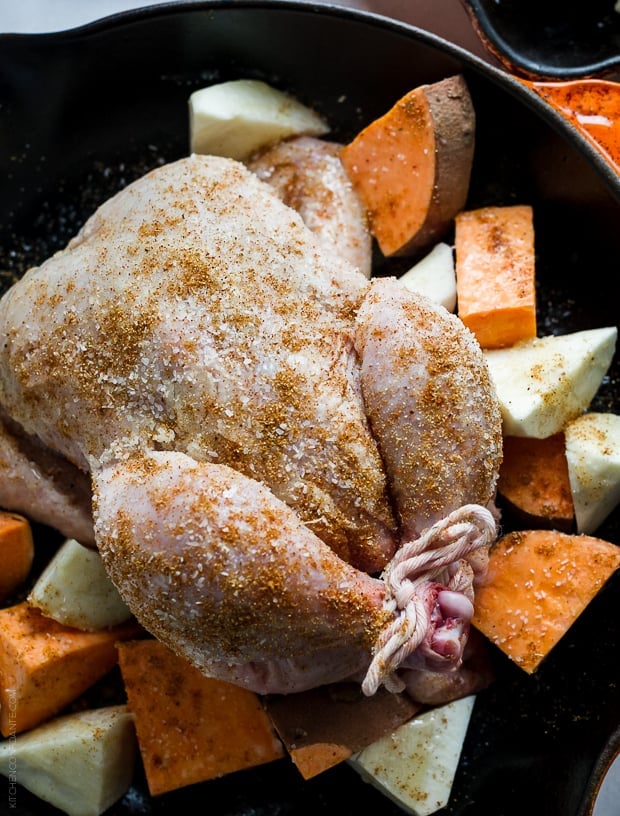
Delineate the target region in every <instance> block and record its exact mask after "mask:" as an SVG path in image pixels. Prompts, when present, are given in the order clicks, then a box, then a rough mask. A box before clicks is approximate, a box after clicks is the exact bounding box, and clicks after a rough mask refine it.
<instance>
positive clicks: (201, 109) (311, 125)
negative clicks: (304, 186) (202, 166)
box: [189, 79, 329, 160]
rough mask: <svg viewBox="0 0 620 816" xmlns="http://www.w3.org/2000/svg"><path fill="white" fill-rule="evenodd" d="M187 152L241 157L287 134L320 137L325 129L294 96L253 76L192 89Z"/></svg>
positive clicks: (321, 119) (319, 118)
mask: <svg viewBox="0 0 620 816" xmlns="http://www.w3.org/2000/svg"><path fill="white" fill-rule="evenodd" d="M189 123H190V147H191V151H192V153H209V154H211V155H215V156H228V157H229V158H231V159H239V160H243V159H246V158H248V157H249V156H250V155H251V154H252V153H254V151H256V150H258V149H259V148H261V147H265V146H266V145H269V144H273V143H274V142H277V141H280V140H281V139H285V138H288V137H290V136H301V135H306V136H322V135H323V134H325V133H327V132H328V131H329V127H328V125H327V123H326V122H325V121H324V119H323V118H322V117H321V116H319V114H318V113H316V112H315V111H313V110H311V109H310V108H308V107H306V106H305V105H303V104H301V102H299V101H298V100H297V99H295V98H294V97H292V96H289V95H288V94H286V93H283V92H282V91H280V90H278V89H276V88H273V87H272V86H271V85H268V84H267V83H265V82H261V81H259V80H254V79H237V80H232V81H231V82H222V83H219V84H217V85H210V86H209V87H207V88H202V89H201V90H199V91H194V93H192V94H191V96H190V98H189Z"/></svg>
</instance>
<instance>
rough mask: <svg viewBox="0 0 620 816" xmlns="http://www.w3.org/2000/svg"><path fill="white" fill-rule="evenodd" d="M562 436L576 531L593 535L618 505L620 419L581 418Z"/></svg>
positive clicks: (601, 415)
mask: <svg viewBox="0 0 620 816" xmlns="http://www.w3.org/2000/svg"><path fill="white" fill-rule="evenodd" d="M564 433H565V437H566V460H567V462H568V477H569V482H570V488H571V493H572V496H573V504H574V506H575V519H576V521H577V530H578V531H579V532H580V533H586V534H589V533H593V532H594V531H595V530H596V528H597V527H598V526H599V525H600V524H602V522H603V521H604V520H605V519H606V518H607V516H608V515H609V514H610V513H611V511H612V510H613V509H614V508H615V507H616V506H617V505H618V503H619V502H620V416H618V415H617V414H606V413H596V412H591V413H587V414H583V415H582V416H580V417H577V419H574V420H573V421H572V422H569V423H568V425H567V426H566V429H565V432H564Z"/></svg>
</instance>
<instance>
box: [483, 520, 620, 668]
mask: <svg viewBox="0 0 620 816" xmlns="http://www.w3.org/2000/svg"><path fill="white" fill-rule="evenodd" d="M618 567H620V547H618V546H616V545H615V544H611V543H610V542H608V541H603V540H601V539H599V538H593V537H591V536H586V535H570V534H568V533H561V532H559V531H557V530H525V531H517V532H513V533H508V534H507V535H505V536H503V537H502V538H501V539H500V540H499V541H498V542H497V543H496V545H495V546H494V547H493V549H492V550H491V555H490V558H489V569H488V572H487V575H486V577H485V578H484V579H483V580H482V583H481V585H480V586H479V587H478V589H477V592H476V604H475V611H474V617H473V624H474V626H476V627H477V628H478V629H479V630H480V631H481V632H482V633H483V634H484V635H486V637H488V638H489V640H491V641H492V642H493V643H494V644H495V645H496V646H497V647H499V648H500V649H501V650H502V651H503V652H505V653H506V654H507V655H508V657H509V658H510V659H511V660H513V661H514V662H515V663H516V664H517V665H518V666H520V667H521V668H522V669H523V670H524V671H526V672H528V673H532V672H534V671H535V670H536V669H537V668H538V666H539V665H540V663H541V661H542V660H543V658H545V657H546V656H547V655H548V654H549V652H550V651H551V649H552V648H553V647H554V646H555V645H556V644H557V642H558V641H559V640H560V638H561V637H562V636H563V635H564V634H565V633H566V632H567V630H568V629H569V628H570V627H571V625H572V624H573V623H574V621H575V620H576V619H577V618H578V617H579V615H580V614H581V613H582V612H583V610H584V609H585V608H586V606H587V605H588V604H589V603H590V601H591V600H592V599H593V598H594V596H595V595H596V594H597V593H598V591H599V590H600V589H601V587H602V586H603V585H604V584H605V583H606V581H607V580H608V579H609V578H610V577H611V575H612V574H613V573H614V572H615V571H616V570H617V569H618Z"/></svg>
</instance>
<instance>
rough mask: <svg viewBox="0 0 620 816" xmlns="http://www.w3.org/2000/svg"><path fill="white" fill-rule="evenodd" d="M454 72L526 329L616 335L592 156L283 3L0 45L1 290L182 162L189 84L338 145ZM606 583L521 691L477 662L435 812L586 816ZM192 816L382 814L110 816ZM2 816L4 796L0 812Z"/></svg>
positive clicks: (603, 685) (440, 64) (214, 793)
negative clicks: (520, 268)
mask: <svg viewBox="0 0 620 816" xmlns="http://www.w3.org/2000/svg"><path fill="white" fill-rule="evenodd" d="M459 71H460V72H463V74H464V75H465V77H466V78H467V81H468V83H469V86H470V89H471V92H472V96H473V99H474V105H475V107H476V111H477V149H476V158H475V167H474V172H473V178H472V185H471V194H470V200H469V202H468V206H471V207H474V206H481V205H486V204H510V203H531V204H532V205H533V206H534V210H535V219H536V240H537V253H538V260H537V262H538V276H539V287H540V290H539V321H540V333H552V332H554V333H558V332H566V331H573V330H577V329H580V328H590V327H598V326H607V325H615V324H616V322H617V307H616V302H617V301H616V300H615V297H614V295H613V293H612V287H613V281H614V274H615V273H616V271H617V261H618V257H619V254H620V230H618V228H617V225H618V222H619V216H620V180H618V178H617V177H616V176H615V175H614V174H613V173H612V172H610V171H609V169H608V168H607V167H606V165H605V164H604V162H603V161H602V160H601V159H600V158H599V157H597V154H596V153H595V152H594V151H592V150H591V149H590V148H588V147H587V146H586V145H584V144H583V143H582V142H581V141H580V140H579V138H578V137H577V136H574V135H572V134H570V133H569V131H568V129H567V128H566V127H565V126H564V125H563V123H562V122H561V120H560V119H558V118H557V117H555V116H554V115H553V114H551V113H549V112H547V111H546V109H545V108H544V106H543V104H542V103H540V102H539V101H538V100H537V99H535V98H534V97H533V96H531V95H530V94H529V93H528V92H527V91H526V90H525V89H523V88H522V87H521V86H520V85H519V83H517V82H514V81H511V80H508V79H506V78H505V77H504V76H503V75H502V74H500V73H499V72H497V71H495V70H494V69H492V68H489V67H488V66H486V65H485V64H483V63H482V62H480V61H477V60H475V59H473V58H470V57H469V55H467V54H466V53H465V52H463V51H461V50H459V49H457V48H454V47H452V46H449V45H447V44H445V43H442V42H441V41H439V40H437V39H436V38H434V37H432V36H430V35H426V34H424V33H422V32H419V31H416V30H414V29H412V28H409V27H407V26H404V25H399V24H397V23H393V22H390V21H387V20H383V19H381V18H377V17H374V16H373V15H365V14H362V13H358V12H353V11H349V10H345V9H336V8H330V7H326V6H313V5H312V4H304V3H297V4H293V3H288V2H286V0H283V2H277V1H276V2H247V3H234V2H226V1H224V2H219V3H196V4H179V5H176V4H170V5H167V6H157V7H154V8H153V9H152V10H150V11H141V12H133V13H129V14H127V15H119V16H117V17H114V18H110V19H109V20H108V21H105V22H103V23H100V24H95V25H92V26H88V27H86V28H84V29H81V30H77V31H73V32H67V33H59V34H56V35H45V36H5V37H3V38H0V179H1V182H0V208H1V209H0V211H1V212H2V218H1V219H0V220H1V223H0V272H1V274H2V278H3V285H4V288H5V287H6V286H7V285H9V283H10V281H11V280H13V279H14V277H15V276H19V275H20V274H22V273H23V272H24V270H25V269H26V268H27V267H28V266H30V265H33V264H35V263H37V262H40V261H41V260H43V259H44V258H45V257H46V256H47V255H49V254H50V253H51V252H52V251H54V250H56V249H58V248H60V247H61V246H63V245H64V244H65V242H66V241H67V239H68V238H69V237H70V236H71V235H72V234H73V233H74V232H75V231H76V230H77V228H78V227H79V226H80V225H81V223H82V222H83V221H84V219H85V218H86V217H87V216H88V215H89V214H90V213H91V212H92V210H93V209H94V208H95V207H96V206H97V205H98V204H99V203H100V202H101V201H103V200H104V199H105V198H106V197H108V196H109V195H110V194H112V193H113V192H115V191H116V190H117V189H119V188H120V187H122V186H123V185H124V184H126V183H127V182H129V181H130V180H131V179H133V178H134V177H136V176H138V175H140V174H141V173H143V172H144V171H146V170H147V169H149V168H151V167H153V166H155V165H156V164H158V163H160V162H163V161H168V160H172V159H175V158H177V157H180V156H182V155H184V154H186V153H187V150H188V129H187V98H188V95H189V93H190V92H191V91H192V90H194V89H196V88H198V87H201V86H203V85H205V84H208V83H212V82H216V81H220V80H225V79H231V78H238V77H257V78H263V79H266V80H267V81H269V82H271V83H273V84H275V85H277V86H280V87H282V88H285V89H287V90H289V91H291V92H293V93H295V94H296V95H297V96H298V97H299V98H301V99H302V100H303V101H305V102H307V103H309V104H311V105H314V106H315V107H316V108H318V109H319V110H320V111H321V112H322V113H323V114H325V115H326V116H327V117H328V119H329V120H330V122H331V123H332V126H333V132H332V137H333V138H336V139H347V138H348V137H350V136H351V135H352V134H353V133H354V132H355V131H356V130H357V129H358V128H359V127H360V126H361V125H362V124H364V123H366V122H367V121H369V120H370V119H372V118H373V117H374V116H376V115H378V114H380V113H383V112H384V111H385V110H386V109H387V108H388V107H389V106H391V104H392V103H393V102H394V101H395V100H396V99H397V98H398V97H399V96H400V95H401V94H402V93H404V92H405V91H407V90H409V89H410V88H412V87H414V86H415V85H418V84H420V83H424V82H432V81H435V80H438V79H440V78H443V77H445V76H448V75H450V74H453V73H456V72H459ZM407 263H408V264H410V263H411V260H409V261H408V262H407ZM380 267H381V268H380V272H381V273H386V274H389V273H391V272H393V273H398V272H399V271H402V264H401V265H400V267H399V264H390V263H388V262H383V263H382V264H381V265H380ZM619 394H620V387H619V370H618V363H617V362H616V363H615V364H614V366H613V368H612V370H611V371H610V374H609V376H608V377H607V378H606V380H605V382H604V384H603V386H602V388H601V390H600V393H599V395H598V396H597V398H596V401H595V403H594V405H593V407H594V408H598V409H600V410H610V411H613V412H617V410H618V405H619V403H618V395H619ZM504 524H505V527H506V529H508V528H509V527H510V524H511V521H510V519H509V518H508V517H506V518H505V519H504ZM619 531H620V514H619V513H618V512H615V513H614V514H613V515H612V516H611V517H610V519H608V521H607V522H606V523H605V525H604V526H603V527H602V528H601V529H600V530H599V531H598V532H599V534H600V535H601V537H604V538H607V539H609V540H612V541H616V542H618V541H619V540H620V537H619V535H618V533H619ZM48 534H49V535H51V533H50V532H49V531H46V530H44V529H43V530H41V531H38V535H39V536H41V537H45V536H46V535H48ZM619 579H620V574H619V575H616V576H615V579H612V580H611V582H610V583H609V584H608V585H607V587H606V588H605V589H604V590H603V591H602V592H601V593H600V595H599V596H598V597H597V598H596V599H595V600H594V601H593V602H592V603H591V605H590V606H589V607H588V609H587V610H586V612H585V613H584V614H583V615H582V617H581V618H580V620H579V621H578V622H577V623H576V624H575V625H574V626H573V628H572V629H571V631H570V633H569V634H568V635H567V636H566V637H565V638H564V640H563V641H562V643H561V644H560V645H559V646H558V647H557V648H556V649H555V650H554V652H553V653H552V654H551V655H550V656H549V657H548V658H547V659H546V661H545V662H544V664H543V665H542V667H541V668H540V669H539V671H538V672H537V673H536V674H535V675H534V676H532V677H530V676H526V675H525V674H524V673H523V672H521V670H519V669H517V668H515V667H514V665H512V664H511V663H510V662H509V661H508V660H507V659H505V658H504V657H503V655H501V654H499V653H495V652H492V658H493V660H494V662H495V665H496V671H497V680H496V682H495V683H494V684H493V685H492V686H491V687H490V688H489V689H488V690H486V691H484V692H482V693H480V694H479V696H478V699H477V702H476V706H475V709H474V714H473V718H472V722H471V727H470V729H469V732H468V737H467V740H466V744H465V746H464V752H463V756H462V761H461V763H460V767H459V770H458V773H457V777H456V780H455V785H454V789H453V795H452V799H451V802H450V804H449V806H448V807H447V808H446V809H445V810H443V811H442V813H445V814H452V816H466V814H467V815H468V816H472V815H473V814H475V816H517V814H523V813H528V814H531V816H538V815H539V814H540V816H542V814H545V816H585V814H586V813H588V812H589V803H590V800H591V796H592V793H593V792H594V790H595V789H596V786H597V784H598V781H599V778H600V773H601V772H602V770H603V769H604V767H605V765H606V763H607V762H608V760H609V758H610V754H611V753H613V750H614V747H615V746H616V745H617V734H616V731H617V729H618V726H619V724H620V700H619V698H618V694H617V687H618V682H619V681H620V677H619V672H618V660H617V653H616V651H615V645H616V644H617V643H618V642H620V617H619V616H618V614H617V607H616V601H615V596H616V595H617V592H618V590H619V589H620V580H619ZM203 808H208V810H209V812H210V813H211V814H213V815H214V816H220V815H221V816H224V814H226V815H227V816H233V815H234V816H241V814H273V816H276V814H277V816H283V815H284V814H296V815H297V816H301V814H313V816H318V814H334V815H335V814H338V816H347V814H351V816H353V814H355V816H357V814H358V813H359V812H360V811H361V812H373V813H377V814H385V816H387V815H388V814H395V815H396V814H398V813H400V812H401V811H400V810H399V809H398V808H397V807H396V806H395V805H393V804H391V803H390V802H389V801H388V800H387V799H385V798H384V797H382V796H381V795H380V794H379V793H377V792H376V791H374V790H373V789H371V788H370V787H369V786H368V785H366V784H364V783H362V782H361V781H360V780H359V779H358V777H357V776H356V774H355V773H354V772H353V771H352V770H351V768H349V767H348V766H346V765H342V766H339V767H337V768H334V769H332V770H331V771H329V772H327V773H325V774H322V775H321V776H319V777H317V778H315V779H314V780H311V781H309V782H305V783H304V782H303V781H302V780H301V777H300V776H299V774H298V772H297V771H296V770H295V768H294V767H293V766H292V764H291V763H289V762H287V761H286V760H282V761H279V762H277V763H275V764H274V765H270V766H265V767H263V768H259V769H257V770H253V771H245V772H242V773H239V774H235V775H233V776H231V777H227V778H224V779H221V780H218V781H216V782H210V783H206V784H204V785H200V786H194V787H191V788H185V789H181V790H179V791H177V792H175V793H172V794H168V795H164V796H162V797H159V798H158V799H156V800H151V799H150V798H149V797H148V795H147V793H146V786H145V784H144V780H143V778H142V776H141V773H140V772H138V774H137V779H136V784H135V786H134V787H133V788H132V789H131V791H130V792H129V794H128V795H127V796H125V798H124V799H123V800H121V801H120V802H119V803H118V804H117V805H115V806H114V807H113V809H112V811H111V813H113V814H115V816H121V815H122V816H134V814H162V816H163V815H164V814H172V813H175V812H179V810H182V811H184V812H187V813H194V812H197V811H198V810H200V811H202V809H203ZM11 812H12V813H15V812H16V811H15V809H11ZM52 812H54V811H53V810H52V809H51V808H49V807H47V806H45V805H44V804H42V803H41V802H39V801H37V800H35V799H34V797H31V796H30V795H29V794H28V793H27V792H26V791H23V792H22V793H21V794H20V796H19V798H18V810H17V813H19V814H20V816H27V814H37V816H43V814H47V813H52ZM8 813H9V811H8V810H7V801H6V798H4V797H3V798H1V799H0V814H2V815H3V816H4V814H7V816H8Z"/></svg>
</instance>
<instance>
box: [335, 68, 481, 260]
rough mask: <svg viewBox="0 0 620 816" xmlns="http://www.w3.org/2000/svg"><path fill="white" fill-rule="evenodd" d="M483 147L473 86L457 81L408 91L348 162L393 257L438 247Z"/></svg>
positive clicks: (348, 153) (360, 140) (354, 146)
mask: <svg viewBox="0 0 620 816" xmlns="http://www.w3.org/2000/svg"><path fill="white" fill-rule="evenodd" d="M474 144H475V113H474V108H473V104H472V101H471V97H470V95H469V90H468V88H467V84H466V82H465V80H464V79H463V77H462V76H460V75H457V76H452V77H448V78H447V79H444V80H441V81H440V82H436V83H433V84H430V85H422V86H420V87H418V88H415V89H414V90H412V91H410V92H409V93H407V94H406V95H405V96H403V97H402V98H401V99H399V100H398V101H397V102H396V104H395V105H394V106H393V107H392V108H391V109H390V110H389V111H388V112H387V113H386V114H384V115H383V116H381V117H380V118H378V119H376V120H375V121H373V122H371V123H370V124H369V125H368V126H367V127H366V128H364V129H363V130H362V131H361V132H360V133H359V134H358V135H357V136H356V137H355V138H354V139H353V140H352V141H351V142H350V143H349V144H347V145H345V146H344V148H343V150H342V152H341V158H342V162H343V164H344V166H345V169H346V170H347V172H348V175H349V177H350V179H351V181H352V183H353V185H354V187H355V189H356V190H357V192H358V194H359V196H360V198H361V200H362V202H363V204H364V206H365V207H366V211H367V213H368V218H369V224H370V230H371V232H372V234H373V235H374V237H375V238H376V240H377V243H378V245H379V247H380V249H381V251H382V252H383V254H384V255H386V256H392V255H413V254H416V253H418V252H419V251H421V250H422V249H424V248H425V247H428V246H430V245H431V244H433V243H436V242H437V241H438V240H440V239H441V238H442V237H443V236H444V235H445V234H446V232H447V231H448V230H449V229H450V228H451V227H452V224H453V219H454V216H455V215H456V214H457V213H458V212H459V211H460V210H461V209H463V207H464V206H465V201H466V199H467V193H468V189H469V180H470V176H471V167H472V161H473V155H474Z"/></svg>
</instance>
